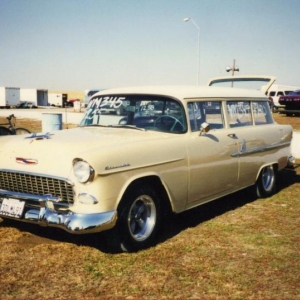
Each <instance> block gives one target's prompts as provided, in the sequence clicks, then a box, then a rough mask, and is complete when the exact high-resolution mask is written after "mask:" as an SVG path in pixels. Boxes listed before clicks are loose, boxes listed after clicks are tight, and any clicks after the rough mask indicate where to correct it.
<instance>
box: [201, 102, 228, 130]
mask: <svg viewBox="0 0 300 300" xmlns="http://www.w3.org/2000/svg"><path fill="white" fill-rule="evenodd" d="M204 105H205V116H206V121H205V122H206V123H208V124H209V125H210V128H211V129H222V128H224V122H223V113H222V103H221V102H219V101H218V102H217V101H214V102H205V103H204Z"/></svg>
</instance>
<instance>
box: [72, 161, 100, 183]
mask: <svg viewBox="0 0 300 300" xmlns="http://www.w3.org/2000/svg"><path fill="white" fill-rule="evenodd" d="M73 172H74V175H75V177H76V178H77V180H78V181H79V182H81V183H86V182H88V181H92V180H93V178H94V174H95V171H94V169H93V168H92V167H91V166H90V165H89V164H88V163H87V162H86V161H84V160H80V159H75V160H74V161H73Z"/></svg>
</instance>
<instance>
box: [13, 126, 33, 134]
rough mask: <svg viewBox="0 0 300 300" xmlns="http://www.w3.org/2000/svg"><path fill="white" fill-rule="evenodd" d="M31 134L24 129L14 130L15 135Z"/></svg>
mask: <svg viewBox="0 0 300 300" xmlns="http://www.w3.org/2000/svg"><path fill="white" fill-rule="evenodd" d="M28 133H31V132H30V131H29V130H27V129H25V128H21V127H20V128H16V135H21V134H28Z"/></svg>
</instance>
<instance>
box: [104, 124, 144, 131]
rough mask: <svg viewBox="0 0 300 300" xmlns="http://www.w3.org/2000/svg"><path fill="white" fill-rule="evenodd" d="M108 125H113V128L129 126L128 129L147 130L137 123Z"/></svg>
mask: <svg viewBox="0 0 300 300" xmlns="http://www.w3.org/2000/svg"><path fill="white" fill-rule="evenodd" d="M107 127H113V128H128V129H136V130H141V131H146V129H145V128H140V127H136V125H126V124H120V125H107Z"/></svg>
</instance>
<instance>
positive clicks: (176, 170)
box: [0, 86, 292, 251]
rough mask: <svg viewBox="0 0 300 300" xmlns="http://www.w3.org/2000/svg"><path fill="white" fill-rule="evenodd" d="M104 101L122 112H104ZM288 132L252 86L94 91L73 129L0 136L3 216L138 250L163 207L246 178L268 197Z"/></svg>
mask: <svg viewBox="0 0 300 300" xmlns="http://www.w3.org/2000/svg"><path fill="white" fill-rule="evenodd" d="M108 105H109V106H110V107H112V108H115V109H117V108H118V107H119V106H120V105H123V106H124V109H125V112H126V115H122V116H118V115H104V114H102V113H101V107H103V106H105V107H107V106H108ZM291 139H292V128H291V126H289V125H278V124H277V123H275V122H274V120H273V117H272V114H271V112H270V108H269V105H268V99H267V98H266V97H265V96H264V95H263V93H261V92H259V91H253V90H246V89H235V88H226V87H213V86H212V87H210V86H207V87H176V86H173V87H136V88H121V89H111V90H105V91H101V92H99V93H97V94H94V95H93V96H92V98H91V99H90V102H89V104H88V107H87V108H86V112H85V114H84V117H83V119H82V121H81V123H80V124H79V126H78V127H77V128H74V129H68V130H62V131H53V132H49V133H38V134H32V135H26V136H12V137H9V136H5V137H1V138H0V206H1V207H0V216H1V217H2V218H4V219H5V218H13V219H18V220H20V221H24V222H31V223H37V224H39V225H42V226H51V227H58V228H61V229H64V230H66V231H68V232H70V233H74V234H85V233H96V232H101V231H106V230H110V231H111V232H112V234H111V235H110V236H111V239H112V240H113V241H114V245H115V246H116V245H117V246H118V247H119V249H120V250H123V251H136V250H138V249H141V248H145V247H147V246H149V245H151V244H152V243H153V242H154V241H155V238H156V237H157V235H158V234H159V232H160V226H161V225H162V222H164V216H165V213H166V212H167V211H171V212H173V213H180V212H183V211H185V210H188V209H191V208H193V207H195V206H198V205H201V204H203V203H206V202H208V201H212V200H214V199H217V198H220V197H222V196H224V195H227V194H230V193H233V192H236V191H238V190H241V189H244V188H246V187H250V186H253V187H254V189H255V190H256V193H257V196H258V197H267V196H270V195H272V193H274V192H275V188H276V173H277V172H278V171H279V170H281V169H283V168H285V167H286V166H287V164H288V161H289V157H290V153H291V151H290V145H291Z"/></svg>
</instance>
